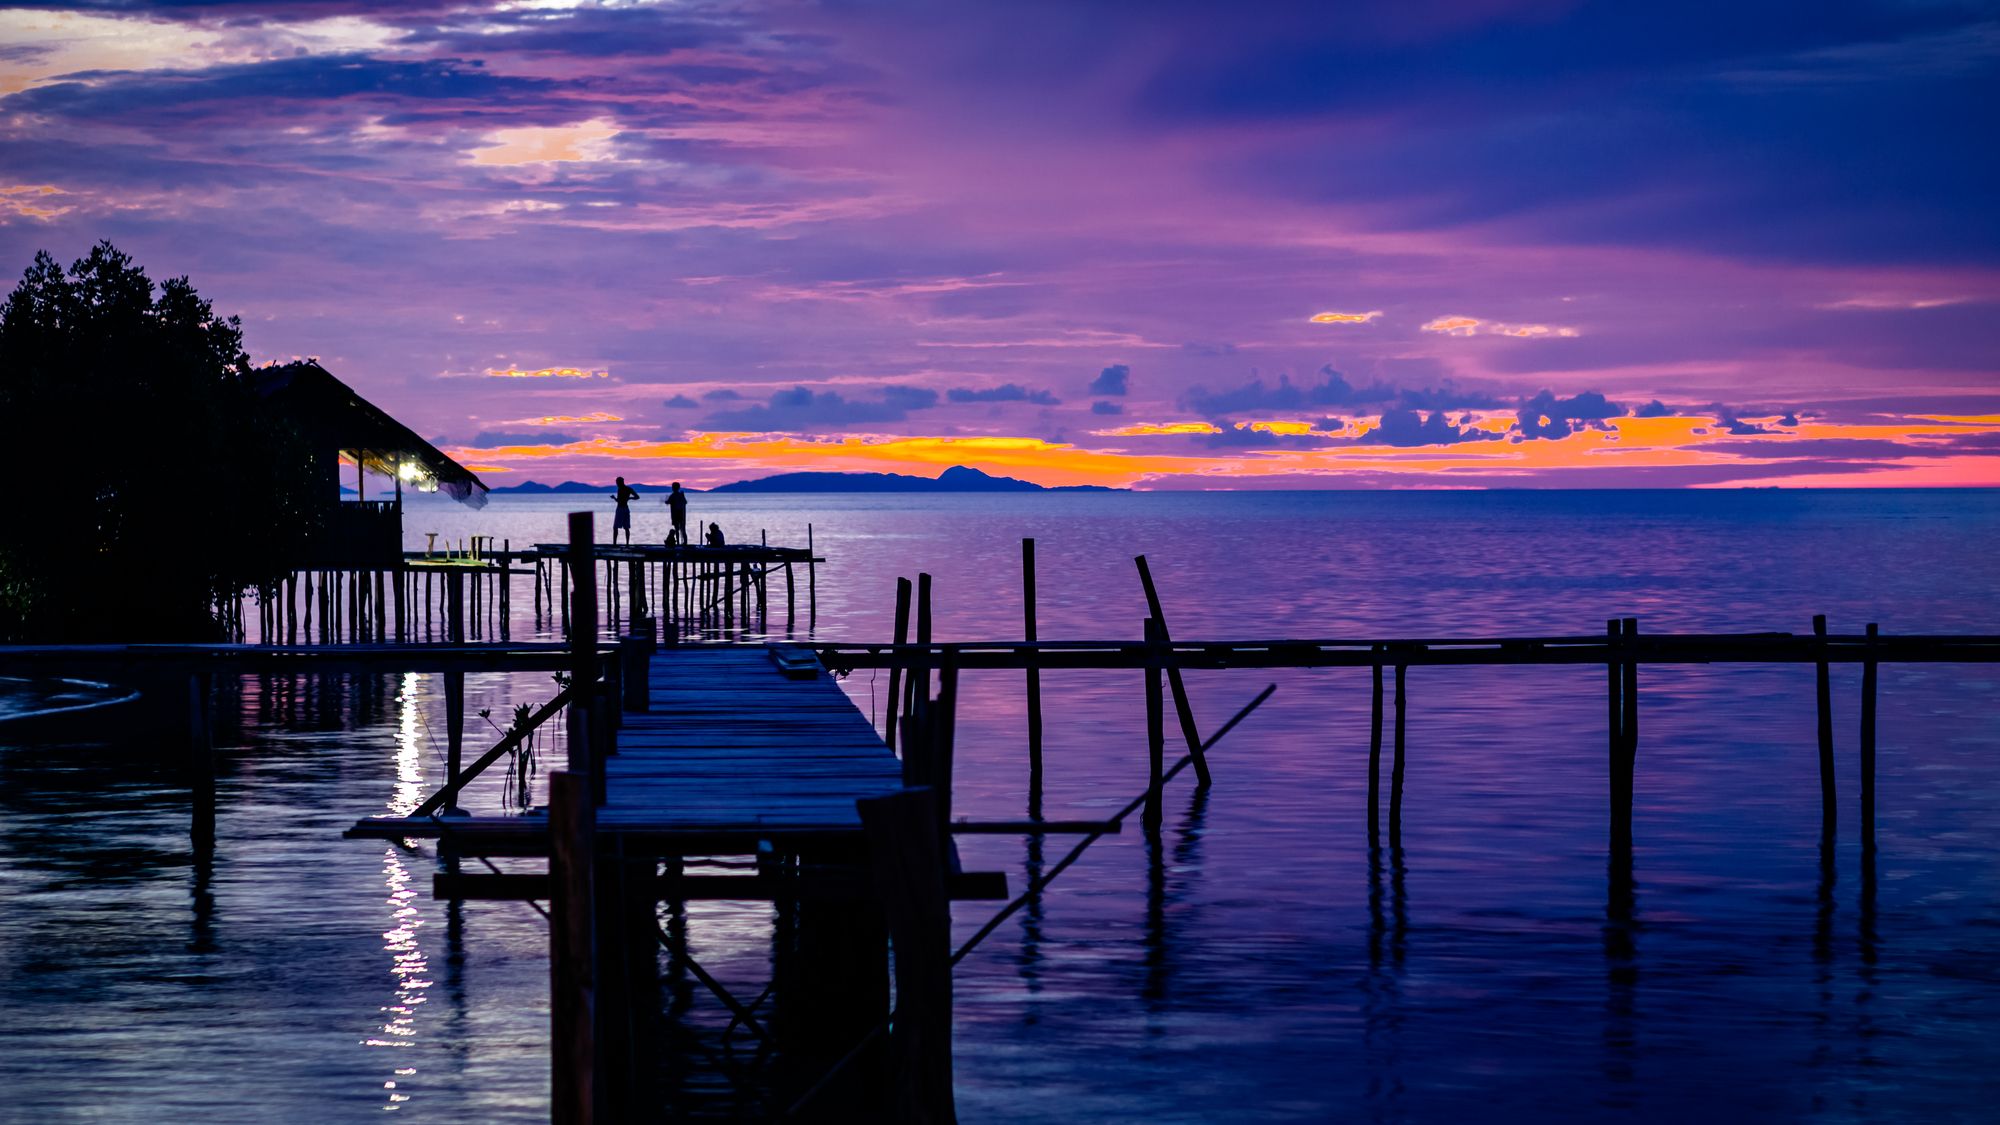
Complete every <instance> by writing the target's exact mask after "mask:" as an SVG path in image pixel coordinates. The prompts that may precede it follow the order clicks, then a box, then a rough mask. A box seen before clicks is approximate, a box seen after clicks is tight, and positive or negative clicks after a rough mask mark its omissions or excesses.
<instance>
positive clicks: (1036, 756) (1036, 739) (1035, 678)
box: [1021, 539, 1042, 805]
mask: <svg viewBox="0 0 2000 1125" xmlns="http://www.w3.org/2000/svg"><path fill="white" fill-rule="evenodd" d="M1021 627H1022V629H1023V630H1024V635H1023V638H1022V639H1024V640H1026V641H1027V642H1028V643H1030V644H1033V643H1034V642H1035V640H1036V636H1035V541H1034V540H1033V539H1023V540H1021ZM1027 677H1028V793H1029V803H1030V804H1034V805H1040V804H1041V799H1040V798H1041V792H1042V670H1041V669H1040V668H1035V667H1030V668H1029V669H1028V671H1027Z"/></svg>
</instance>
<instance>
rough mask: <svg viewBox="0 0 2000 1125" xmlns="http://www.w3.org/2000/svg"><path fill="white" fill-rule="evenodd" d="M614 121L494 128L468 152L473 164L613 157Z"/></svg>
mask: <svg viewBox="0 0 2000 1125" xmlns="http://www.w3.org/2000/svg"><path fill="white" fill-rule="evenodd" d="M617 134H618V125H617V123H616V122H613V121H610V120H608V119H604V118H598V119H595V120H591V121H579V122H577V123H576V124H574V125H528V126H522V127H519V128H513V129H495V130H494V131H493V132H491V133H488V134H487V136H486V139H487V144H486V145H484V146H482V147H481V148H479V149H477V150H475V151H474V152H473V154H472V162H473V163H474V164H493V165H501V166H507V165H515V164H560V163H580V162H590V161H602V160H611V159H615V157H614V155H613V153H612V151H611V145H610V144H609V141H610V140H611V138H612V137H614V136H616V135H617Z"/></svg>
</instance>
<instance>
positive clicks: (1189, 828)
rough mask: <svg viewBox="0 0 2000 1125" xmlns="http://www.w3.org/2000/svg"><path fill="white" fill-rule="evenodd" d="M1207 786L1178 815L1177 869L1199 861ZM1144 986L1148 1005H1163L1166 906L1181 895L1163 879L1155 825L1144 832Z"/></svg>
mask: <svg viewBox="0 0 2000 1125" xmlns="http://www.w3.org/2000/svg"><path fill="white" fill-rule="evenodd" d="M1209 792H1210V790H1209V789H1208V788H1206V787H1203V786H1196V787H1195V788H1194V790H1193V791H1192V792H1191V793H1190V795H1189V797H1188V806H1187V814H1186V815H1185V816H1184V817H1182V818H1181V824H1180V829H1179V831H1178V832H1177V833H1176V838H1175V841H1174V848H1173V865H1174V867H1175V869H1176V870H1178V871H1183V872H1185V871H1192V870H1195V869H1197V868H1199V866H1200V864H1201V838H1202V830H1203V826H1204V822H1205V821H1206V820H1207V817H1208V797H1209ZM1146 859H1147V869H1146V987H1145V993H1144V995H1145V998H1146V1000H1147V1002H1148V1005H1149V1007H1151V1008H1152V1009H1153V1010H1154V1011H1158V1010H1160V1009H1161V1008H1162V1006H1163V1005H1164V1003H1165V1001H1166V999H1167V994H1168V991H1169V986H1170V985H1171V984H1172V983H1173V967H1174V959H1173V944H1172V938H1173V934H1172V931H1171V928H1170V925H1169V920H1168V910H1167V908H1168V907H1170V906H1172V905H1174V904H1175V903H1176V902H1178V901H1179V899H1180V898H1181V895H1180V894H1177V893H1174V892H1173V891H1172V890H1171V888H1170V887H1169V885H1168V880H1167V854H1166V848H1165V847H1164V845H1163V842H1162V840H1161V836H1160V832H1159V830H1158V829H1157V828H1154V829H1151V830H1149V831H1148V832H1147V833H1146Z"/></svg>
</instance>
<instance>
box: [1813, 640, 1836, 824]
mask: <svg viewBox="0 0 2000 1125" xmlns="http://www.w3.org/2000/svg"><path fill="white" fill-rule="evenodd" d="M1813 636H1815V637H1817V638H1819V644H1820V653H1821V656H1822V657H1824V655H1825V652H1826V649H1825V646H1826V615H1825V614H1823V613H1822V614H1816V615H1815V616H1814V617H1813ZM1814 670H1815V680H1814V684H1815V687H1816V698H1817V701H1818V704H1819V831H1820V835H1821V836H1822V837H1824V840H1823V841H1822V844H1823V845H1824V844H1825V843H1827V842H1830V841H1832V839H1833V838H1834V835H1835V832H1836V829H1837V828H1838V824H1839V817H1840V812H1839V803H1838V801H1837V800H1836V795H1835V793H1834V780H1833V684H1832V680H1831V677H1830V676H1829V675H1828V670H1827V662H1826V661H1825V660H1824V659H1821V660H1820V661H1819V663H1818V664H1816V665H1815V666H1814Z"/></svg>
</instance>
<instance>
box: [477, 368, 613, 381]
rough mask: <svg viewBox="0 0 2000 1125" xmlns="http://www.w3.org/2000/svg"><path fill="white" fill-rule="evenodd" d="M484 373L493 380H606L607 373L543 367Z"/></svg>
mask: <svg viewBox="0 0 2000 1125" xmlns="http://www.w3.org/2000/svg"><path fill="white" fill-rule="evenodd" d="M486 373H487V374H488V375H491V376H492V377H494V378H495V379H550V378H556V379H608V378H610V377H611V372H609V371H586V370H584V369H583V368H581V367H543V368H539V369H537V370H534V371H523V370H521V369H520V368H518V367H514V366H512V365H509V366H508V367H507V369H506V370H504V371H503V370H501V369H500V368H497V367H489V368H487V369H486Z"/></svg>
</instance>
